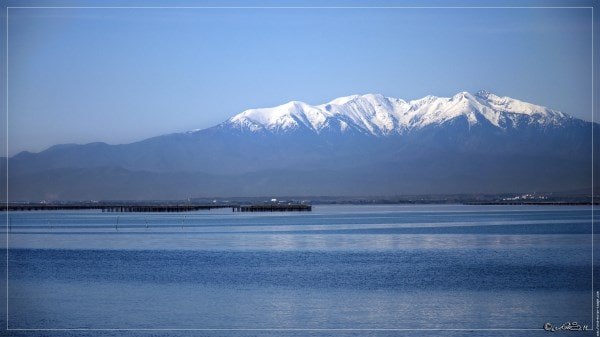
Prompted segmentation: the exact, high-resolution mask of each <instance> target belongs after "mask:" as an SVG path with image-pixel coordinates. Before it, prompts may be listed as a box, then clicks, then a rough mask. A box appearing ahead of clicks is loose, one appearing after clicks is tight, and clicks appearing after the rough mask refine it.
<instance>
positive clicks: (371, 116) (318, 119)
mask: <svg viewBox="0 0 600 337" xmlns="http://www.w3.org/2000/svg"><path fill="white" fill-rule="evenodd" d="M461 116H464V117H466V118H467V122H468V124H469V126H473V125H475V124H478V123H481V122H484V121H485V122H488V123H490V124H492V125H493V126H495V127H497V128H500V129H507V128H515V127H518V126H519V123H522V122H526V123H529V124H531V123H537V124H539V125H554V126H558V125H560V124H561V123H562V122H563V121H564V120H572V119H574V118H573V117H571V116H568V115H567V114H565V113H562V112H560V111H557V110H552V109H549V108H546V107H544V106H540V105H535V104H531V103H527V102H523V101H520V100H517V99H514V98H510V97H506V96H504V97H500V96H497V95H495V94H493V93H490V92H488V91H485V90H481V91H479V92H477V93H476V94H475V95H472V94H470V93H468V92H465V91H463V92H459V93H458V94H456V95H454V96H452V97H436V96H431V95H430V96H426V97H423V98H421V99H417V100H411V101H408V102H407V101H405V100H403V99H399V98H392V97H386V96H383V95H381V94H364V95H351V96H345V97H339V98H336V99H334V100H332V101H330V102H328V103H324V104H320V105H309V104H307V103H304V102H299V101H291V102H288V103H285V104H282V105H279V106H276V107H273V108H260V109H248V110H245V111H243V112H241V113H239V114H237V115H235V116H234V117H231V118H230V119H228V120H227V121H225V122H224V123H222V124H220V125H219V127H222V128H232V129H237V130H240V131H244V130H246V131H250V132H271V133H276V134H278V133H279V134H280V133H285V132H289V131H293V130H298V129H304V130H307V131H311V132H314V133H316V134H320V133H321V132H322V131H324V130H325V131H332V130H333V131H338V132H342V133H343V132H347V131H349V130H350V131H356V132H359V133H363V134H370V135H373V136H391V135H393V134H403V133H405V132H410V131H412V130H414V129H421V128H424V127H427V126H430V125H435V124H443V123H445V122H448V121H450V120H453V119H455V118H458V117H461ZM482 118H483V119H482ZM524 119H525V121H524Z"/></svg>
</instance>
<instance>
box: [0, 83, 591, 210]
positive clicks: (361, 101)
mask: <svg viewBox="0 0 600 337" xmlns="http://www.w3.org/2000/svg"><path fill="white" fill-rule="evenodd" d="M599 130H600V129H599V128H598V124H594V123H590V122H586V121H583V120H580V119H576V118H573V117H570V116H568V115H567V114H564V113H562V112H559V111H555V110H552V109H549V108H546V107H543V106H539V105H535V104H531V103H527V102H523V101H520V100H517V99H513V98H509V97H499V96H497V95H494V94H491V93H489V92H486V91H480V92H478V93H476V94H470V93H467V92H461V93H458V94H456V95H454V96H453V97H435V96H427V97H424V98H421V99H418V100H412V101H405V100H402V99H397V98H390V97H385V96H382V95H376V94H366V95H353V96H347V97H340V98H336V99H334V100H332V101H330V102H329V103H325V104H321V105H315V106H312V105H309V104H306V103H302V102H295V101H294V102H289V103H286V104H283V105H280V106H277V107H274V108H265V109H250V110H246V111H244V112H242V113H240V114H238V115H235V116H233V117H232V118H230V119H228V120H227V121H225V122H223V123H221V124H219V125H217V126H214V127H211V128H208V129H204V130H195V131H190V132H185V133H176V134H169V135H163V136H158V137H154V138H150V139H146V140H143V141H140V142H136V143H131V144H122V145H108V144H105V143H91V144H85V145H62V146H53V147H51V148H49V149H47V150H45V151H42V152H40V153H27V152H23V153H20V154H18V155H16V156H14V157H12V158H8V159H7V160H6V161H5V163H8V167H9V168H10V170H9V171H8V177H9V179H8V191H9V193H10V194H9V197H10V199H11V200H53V199H57V200H78V199H79V200H81V199H87V200H89V199H94V200H100V199H184V198H188V197H215V196H277V195H296V196H300V195H306V196H311V195H313V196H314V195H346V196H348V195H362V196H365V195H403V194H425V193H427V194H438V193H451V194H453V193H512V192H524V193H531V192H548V191H570V190H578V189H590V188H592V187H593V186H592V181H596V182H599V181H600V170H598V169H597V166H594V164H597V163H594V162H593V160H594V159H593V158H600V154H597V153H596V155H595V156H594V154H593V153H592V151H593V149H596V152H598V151H597V150H598V149H600V144H599V143H600V132H599ZM2 169H4V170H6V166H0V174H3V175H4V174H6V171H1V170H2ZM592 177H594V180H592ZM2 184H3V183H2V181H0V189H2V188H1V187H2ZM5 188H6V186H4V189H5ZM0 195H6V190H5V192H2V191H0Z"/></svg>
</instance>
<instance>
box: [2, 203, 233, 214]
mask: <svg viewBox="0 0 600 337" xmlns="http://www.w3.org/2000/svg"><path fill="white" fill-rule="evenodd" d="M236 206H237V205H233V206H232V205H158V204H157V205H141V204H132V205H126V204H121V205H117V204H8V205H6V204H4V205H1V206H0V211H69V210H73V211H77V210H89V209H97V210H102V212H120V213H122V212H152V213H154V212H190V211H199V210H210V209H213V208H232V207H236Z"/></svg>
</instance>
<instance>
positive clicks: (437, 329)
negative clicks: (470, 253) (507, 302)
mask: <svg viewBox="0 0 600 337" xmlns="http://www.w3.org/2000/svg"><path fill="white" fill-rule="evenodd" d="M9 330H10V331H89V330H93V331H540V330H542V331H543V330H544V329H543V328H537V329H531V328H526V329H518V328H507V329H441V328H430V329H385V328H379V329H366V328H361V329H351V328H346V329H345V328H339V329H336V328H331V329H327V328H322V329H321V328H314V329H293V328H292V329H285V328H274V329H255V328H252V329H244V328H232V329H193V328H190V329H117V328H115V329H83V328H82V329H9ZM587 331H590V330H589V329H588V330H587Z"/></svg>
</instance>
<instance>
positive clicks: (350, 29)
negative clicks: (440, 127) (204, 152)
mask: <svg viewBox="0 0 600 337" xmlns="http://www.w3.org/2000/svg"><path fill="white" fill-rule="evenodd" d="M590 3H592V2H591V1H588V2H586V1H583V2H577V3H575V2H569V3H567V4H568V5H573V4H583V5H584V6H585V5H586V4H587V5H588V6H589V4H590ZM36 4H37V5H40V4H41V5H43V6H45V7H46V8H34V7H28V6H35V5H36ZM66 4H67V5H68V6H75V7H79V8H57V6H64V5H65V2H64V1H63V2H57V1H52V0H46V1H43V2H39V3H36V2H31V1H20V2H11V1H9V2H8V6H9V7H8V8H6V9H5V13H4V17H3V22H2V23H3V25H4V26H5V27H6V28H5V29H6V37H4V41H3V42H4V48H5V51H6V53H5V55H4V56H3V58H4V61H5V62H6V63H5V64H6V69H5V70H3V71H5V75H6V79H7V80H6V83H5V84H3V85H4V86H5V89H6V93H5V94H4V95H6V98H7V106H6V111H4V112H3V115H2V117H4V118H3V122H2V124H0V126H1V127H2V129H3V130H4V129H5V130H7V131H6V132H7V135H8V136H7V137H0V146H1V147H2V148H7V152H8V155H9V156H12V155H14V154H16V153H18V152H20V151H25V150H26V151H31V152H39V151H42V150H44V149H46V148H48V147H50V146H52V145H55V144H64V143H78V144H84V143H89V142H96V141H100V142H106V143H109V144H121V143H130V142H134V141H138V140H142V139H145V138H149V137H153V136H158V135H162V134H168V133H173V132H185V131H188V130H194V129H203V128H207V127H211V126H214V125H217V124H219V123H221V122H223V121H225V120H226V119H228V118H230V117H232V116H234V115H235V114H238V113H240V112H242V111H244V110H246V109H250V108H260V107H272V106H276V105H280V104H283V103H286V102H288V101H291V100H297V101H304V102H307V103H309V104H322V103H326V102H329V101H331V100H333V99H334V98H336V97H340V96H348V95H352V94H365V93H380V94H383V95H386V96H391V97H396V98H402V99H405V100H411V99H418V98H421V97H424V96H426V95H435V96H445V97H449V96H452V95H454V94H456V93H458V92H460V91H469V92H477V91H478V90H480V89H486V90H488V91H491V92H493V93H495V94H497V95H500V96H510V97H513V98H517V99H521V100H524V101H528V102H531V103H535V104H540V105H544V106H547V107H550V108H553V109H557V110H560V111H563V112H565V113H567V114H570V115H572V116H575V117H577V118H581V119H584V120H588V121H591V120H592V119H594V120H595V121H600V118H599V117H598V114H597V113H596V115H595V116H594V115H593V113H592V101H593V88H592V81H593V67H592V65H593V59H592V55H593V47H592V46H593V43H592V39H593V34H592V31H593V28H592V27H593V23H592V22H593V21H592V12H593V11H592V9H591V8H540V7H539V5H538V6H534V8H497V7H495V8H462V7H461V8H439V7H438V8H435V7H434V8H422V7H419V8H406V7H403V8H389V6H392V7H399V6H400V7H402V5H403V4H406V2H399V1H397V2H389V1H388V2H381V3H380V4H381V6H385V7H386V8H375V7H373V6H374V4H378V3H373V2H369V3H368V6H369V7H367V8H362V7H361V8H349V7H348V5H358V6H365V5H364V3H361V2H342V3H335V2H325V3H323V2H319V3H317V5H314V6H323V4H325V5H331V6H332V7H328V8H314V7H310V6H313V4H305V3H303V2H297V3H287V4H286V5H289V4H292V5H293V4H296V6H297V7H294V8H264V7H261V8H256V6H261V4H262V3H260V2H244V3H242V4H241V5H242V6H244V7H245V8H230V7H228V8H206V7H200V6H202V5H204V4H207V3H205V2H201V1H195V2H194V1H191V2H181V1H179V2H169V3H165V2H161V1H154V2H150V5H152V6H176V7H181V6H191V7H195V8H126V7H124V6H133V7H135V6H140V4H138V3H136V2H127V1H119V2H113V6H115V7H114V8H90V6H93V5H96V6H100V7H105V6H110V4H111V2H100V3H94V2H91V1H86V2H84V1H80V2H73V1H71V2H67V3H66ZM107 4H108V5H107ZM319 4H320V5H319ZM409 4H410V6H408V7H414V6H415V4H413V3H409ZM457 4H458V3H453V2H451V1H446V2H444V3H443V5H444V6H450V7H453V6H458V5H460V4H458V5H457ZM489 4H490V3H489V2H488V3H487V5H486V6H488V5H489ZM496 4H498V5H499V6H500V7H505V6H504V5H503V4H504V3H503V2H496ZM519 4H521V5H523V4H524V5H527V3H526V2H519ZM218 5H220V6H224V7H227V6H231V5H236V4H234V3H231V2H227V1H224V2H219V3H218ZM237 5H239V4H237ZM271 5H272V4H271V3H267V6H271ZM521 5H519V6H521ZM11 6H12V7H11ZM16 6H19V7H28V8H17V7H16ZM85 6H87V7H85ZM141 6H149V2H145V3H144V4H142V5H141ZM340 6H341V7H340ZM471 6H475V7H476V6H477V4H476V3H474V2H471V3H470V5H469V7H471ZM48 7H49V8H48ZM597 13H599V12H598V11H597ZM597 13H596V15H595V16H597ZM594 21H597V19H594ZM596 24H597V23H596ZM597 35H600V34H597ZM596 38H597V37H596ZM597 68H600V67H597ZM3 132H4V131H3ZM7 142H8V145H7Z"/></svg>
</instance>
